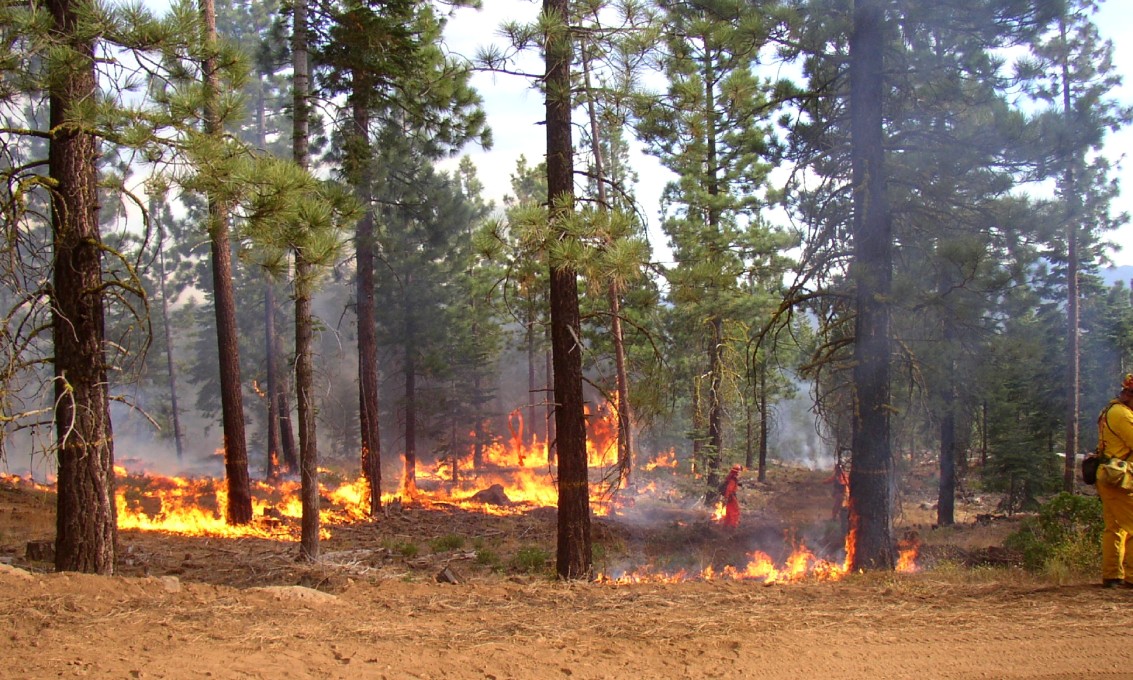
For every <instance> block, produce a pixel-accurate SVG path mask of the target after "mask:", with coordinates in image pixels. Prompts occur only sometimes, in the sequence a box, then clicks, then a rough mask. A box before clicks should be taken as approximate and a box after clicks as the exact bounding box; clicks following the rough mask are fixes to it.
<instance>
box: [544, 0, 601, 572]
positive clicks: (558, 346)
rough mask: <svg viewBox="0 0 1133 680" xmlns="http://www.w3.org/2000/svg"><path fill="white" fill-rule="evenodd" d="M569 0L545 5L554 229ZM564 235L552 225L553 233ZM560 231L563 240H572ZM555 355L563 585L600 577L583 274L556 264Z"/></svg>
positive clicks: (563, 140) (566, 128) (563, 170)
mask: <svg viewBox="0 0 1133 680" xmlns="http://www.w3.org/2000/svg"><path fill="white" fill-rule="evenodd" d="M568 8H569V2H568V0H544V1H543V14H544V15H545V16H547V17H548V18H549V19H550V24H549V25H548V28H547V32H546V34H545V36H544V38H545V43H544V54H545V57H546V67H547V72H546V80H545V83H546V91H547V199H548V207H549V209H550V218H551V224H552V225H555V223H556V222H557V221H558V220H559V219H561V218H562V217H563V216H564V214H565V213H567V212H569V211H571V210H572V209H573V208H572V207H571V202H572V201H573V199H574V156H573V154H574V145H573V143H572V141H571V120H570V114H571V84H570V64H571V60H572V57H573V52H574V49H573V46H572V44H571V36H570V30H569V24H568V22H569V12H568ZM555 230H556V229H555V227H554V226H552V232H554V231H555ZM565 236H566V235H565V234H562V233H561V232H560V237H565ZM550 285H551V355H552V361H553V363H554V373H555V442H556V444H555V445H556V449H557V458H558V469H559V506H558V510H559V515H558V547H557V550H556V560H555V562H556V571H557V572H558V575H559V578H562V579H588V578H590V577H591V576H592V574H593V558H592V553H591V549H592V548H591V542H590V490H589V480H588V478H587V467H586V417H585V413H584V408H583V401H582V346H581V344H580V342H581V337H582V333H581V330H580V328H581V320H580V317H579V311H578V276H577V274H576V273H575V270H574V269H573V268H572V267H571V266H569V265H567V264H565V263H561V262H559V263H555V262H552V263H551V282H550Z"/></svg>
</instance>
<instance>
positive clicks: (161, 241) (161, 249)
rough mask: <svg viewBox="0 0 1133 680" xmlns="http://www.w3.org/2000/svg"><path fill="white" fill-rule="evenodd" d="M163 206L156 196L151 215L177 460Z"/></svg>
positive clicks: (177, 418) (178, 415)
mask: <svg viewBox="0 0 1133 680" xmlns="http://www.w3.org/2000/svg"><path fill="white" fill-rule="evenodd" d="M160 211H161V207H160V206H159V205H158V202H157V200H156V198H155V199H154V200H153V201H151V203H150V209H149V212H150V215H151V219H152V220H153V221H154V224H155V225H157V276H158V282H157V285H158V294H159V295H161V326H162V328H163V329H164V330H165V374H166V377H167V378H168V380H169V417H170V420H171V421H172V424H173V445H174V447H175V448H176V450H177V460H181V459H182V458H183V457H184V455H185V449H184V444H183V441H182V436H181V409H180V407H179V405H178V402H177V364H176V362H175V361H174V360H173V329H172V327H171V326H170V318H169V295H168V294H167V293H166V290H165V277H166V270H165V223H164V220H162V219H161V217H160Z"/></svg>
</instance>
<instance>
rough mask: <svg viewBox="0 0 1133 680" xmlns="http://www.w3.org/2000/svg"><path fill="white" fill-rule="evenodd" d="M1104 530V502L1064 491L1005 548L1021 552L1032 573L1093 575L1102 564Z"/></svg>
mask: <svg viewBox="0 0 1133 680" xmlns="http://www.w3.org/2000/svg"><path fill="white" fill-rule="evenodd" d="M1102 529H1103V522H1102V506H1101V501H1100V499H1098V498H1096V497H1094V496H1077V495H1074V494H1069V493H1065V492H1063V493H1060V494H1058V495H1057V496H1055V497H1054V498H1052V499H1051V500H1050V501H1049V502H1047V503H1046V504H1044V505H1043V506H1042V507H1041V508H1040V509H1039V513H1038V515H1037V516H1036V517H1033V518H1028V519H1027V520H1025V521H1024V522H1023V525H1022V526H1021V527H1020V528H1019V530H1018V531H1017V532H1015V533H1014V534H1011V535H1010V536H1009V537H1008V538H1007V540H1006V541H1004V546H1005V547H1007V548H1009V549H1011V550H1015V551H1018V552H1019V553H1020V554H1021V555H1022V556H1023V564H1024V566H1025V567H1026V568H1027V569H1028V570H1029V571H1046V572H1048V573H1050V574H1051V575H1055V576H1063V575H1087V574H1090V575H1092V574H1095V573H1097V571H1098V569H1099V565H1100V560H1101V549H1100V545H1101V534H1102Z"/></svg>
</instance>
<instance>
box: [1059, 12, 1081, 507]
mask: <svg viewBox="0 0 1133 680" xmlns="http://www.w3.org/2000/svg"><path fill="white" fill-rule="evenodd" d="M1058 29H1059V35H1060V36H1061V39H1062V45H1063V46H1065V45H1066V44H1067V37H1066V18H1065V16H1063V17H1062V18H1060V19H1059V22H1058ZM1068 52H1069V50H1068V49H1064V50H1063V51H1062V57H1061V59H1062V64H1061V65H1062V111H1063V116H1064V117H1065V118H1066V125H1067V126H1068V127H1070V126H1072V125H1073V123H1074V119H1073V110H1072V109H1071V107H1072V106H1073V101H1072V92H1071V86H1070V78H1071V75H1070V64H1069V55H1068ZM1064 154H1065V158H1064V160H1065V163H1066V169H1065V170H1064V171H1063V181H1062V184H1063V186H1062V195H1063V196H1064V197H1065V200H1066V347H1067V354H1069V357H1068V358H1069V361H1068V362H1067V366H1066V373H1067V376H1066V378H1067V385H1068V387H1069V392H1070V398H1069V400H1068V403H1067V405H1066V457H1065V459H1064V465H1063V470H1062V490H1063V491H1065V492H1067V493H1073V492H1074V478H1075V473H1076V466H1075V460H1076V456H1077V454H1078V437H1079V432H1078V429H1079V428H1078V413H1079V412H1080V411H1081V408H1082V406H1081V394H1082V389H1081V382H1082V375H1081V354H1082V347H1081V342H1082V336H1081V332H1080V329H1079V315H1080V312H1079V308H1080V306H1079V290H1078V289H1079V282H1078V219H1079V218H1080V215H1079V213H1080V199H1079V196H1078V187H1077V178H1076V177H1075V174H1074V169H1075V160H1076V159H1075V153H1074V150H1073V149H1072V148H1067V149H1066V150H1065V151H1064Z"/></svg>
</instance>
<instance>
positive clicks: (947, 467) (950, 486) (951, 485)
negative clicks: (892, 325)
mask: <svg viewBox="0 0 1133 680" xmlns="http://www.w3.org/2000/svg"><path fill="white" fill-rule="evenodd" d="M944 271H945V272H948V271H950V270H949V269H948V263H947V262H945V263H944ZM952 278H953V277H952V276H950V275H948V274H947V273H945V274H944V275H942V277H941V281H940V286H939V288H938V290H939V291H940V292H941V299H944V295H943V293H944V292H946V291H948V290H950V289H951V288H952V287H953V286H954V285H955V284H954V282H953V280H952ZM942 325H943V328H942V329H941V340H942V341H943V346H944V352H945V355H946V356H945V360H946V362H947V363H946V364H945V371H944V375H943V376H941V385H940V404H941V419H940V484H939V492H938V493H937V498H936V524H937V526H942V527H946V526H951V525H952V524H954V523H955V521H956V518H955V514H956V451H957V447H956V408H957V403H956V370H955V369H956V366H955V362H954V361H952V356H953V350H952V348H953V347H954V346H955V344H956V329H955V321H954V317H953V316H952V315H951V313H950V312H949V311H948V310H947V308H945V312H944V318H943V319H942Z"/></svg>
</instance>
